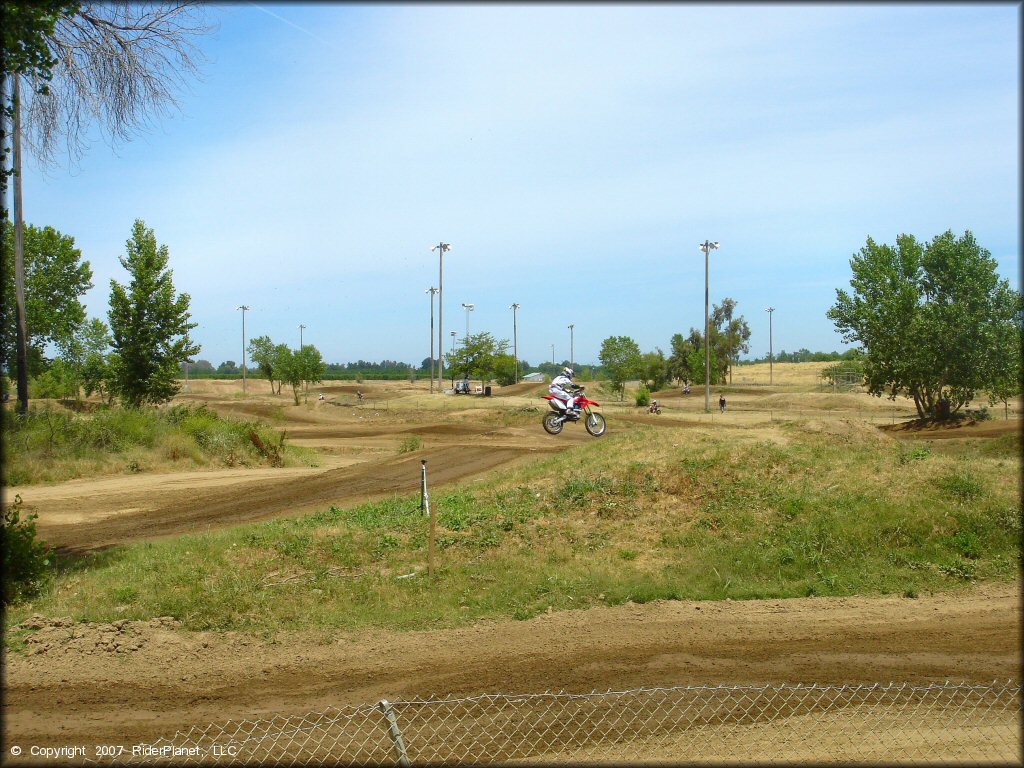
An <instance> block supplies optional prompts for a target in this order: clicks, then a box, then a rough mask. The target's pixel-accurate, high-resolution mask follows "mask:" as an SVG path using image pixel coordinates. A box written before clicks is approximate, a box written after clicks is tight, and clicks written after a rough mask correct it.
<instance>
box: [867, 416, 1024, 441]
mask: <svg viewBox="0 0 1024 768" xmlns="http://www.w3.org/2000/svg"><path fill="white" fill-rule="evenodd" d="M879 429H880V430H882V431H883V432H887V433H889V434H890V435H892V436H893V437H899V438H904V439H914V438H918V439H926V440H948V439H953V438H972V437H974V438H988V437H1001V436H1003V435H1009V434H1013V433H1015V432H1020V431H1021V422H1020V421H1017V420H1013V421H1007V420H1004V421H995V420H991V421H976V420H974V419H951V420H949V421H931V420H922V419H914V420H912V421H904V422H901V423H899V424H885V425H883V426H881V427H879Z"/></svg>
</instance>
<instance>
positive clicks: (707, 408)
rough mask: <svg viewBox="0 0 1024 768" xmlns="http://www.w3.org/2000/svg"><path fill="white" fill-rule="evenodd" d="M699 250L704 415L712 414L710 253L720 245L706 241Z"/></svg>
mask: <svg viewBox="0 0 1024 768" xmlns="http://www.w3.org/2000/svg"><path fill="white" fill-rule="evenodd" d="M699 248H700V249H701V250H702V251H704V413H710V412H711V347H710V346H708V342H709V339H708V334H709V331H710V329H709V325H708V253H709V252H710V251H712V250H714V249H716V248H718V243H712V242H711V241H709V240H705V241H704V242H703V243H701V244H700V246H699Z"/></svg>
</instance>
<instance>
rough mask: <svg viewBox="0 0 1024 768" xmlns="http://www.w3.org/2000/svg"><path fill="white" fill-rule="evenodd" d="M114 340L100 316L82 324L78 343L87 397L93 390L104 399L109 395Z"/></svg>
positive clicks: (83, 386) (82, 377) (83, 385)
mask: <svg viewBox="0 0 1024 768" xmlns="http://www.w3.org/2000/svg"><path fill="white" fill-rule="evenodd" d="M113 341H114V340H113V338H111V336H110V328H108V327H107V324H106V323H104V322H103V321H102V320H100V319H99V318H96V317H94V318H92V319H91V320H89V321H88V322H86V323H85V324H84V325H83V326H82V329H81V331H80V333H79V335H78V337H77V344H78V346H79V348H80V349H81V358H80V360H81V379H82V388H83V389H84V390H85V395H86V397H88V396H89V395H91V394H92V393H93V392H96V393H97V394H99V396H100V397H101V398H103V399H106V397H107V390H108V385H107V382H108V380H109V378H110V346H111V344H112V343H113Z"/></svg>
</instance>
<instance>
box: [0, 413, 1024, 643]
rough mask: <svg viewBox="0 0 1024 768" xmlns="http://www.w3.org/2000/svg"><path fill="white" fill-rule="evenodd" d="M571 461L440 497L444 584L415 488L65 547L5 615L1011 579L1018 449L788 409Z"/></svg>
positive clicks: (444, 604)
mask: <svg viewBox="0 0 1024 768" xmlns="http://www.w3.org/2000/svg"><path fill="white" fill-rule="evenodd" d="M771 435H777V436H778V437H779V438H780V439H779V441H778V442H775V441H772V440H766V439H764V438H765V436H771ZM758 437H760V438H761V439H758ZM783 438H784V442H783ZM571 463H572V466H573V467H576V468H586V469H585V471H578V470H574V471H573V472H572V473H571V474H570V473H566V466H567V456H566V455H559V456H555V457H550V458H544V459H541V460H538V461H536V462H534V463H532V464H529V465H525V466H518V467H516V468H514V469H509V470H506V471H505V472H503V473H499V474H496V475H495V476H493V478H492V479H491V480H489V481H488V482H486V483H479V482H475V483H473V484H472V485H463V486H459V487H454V488H449V489H445V490H444V491H441V492H436V493H434V494H433V495H432V498H431V503H432V507H433V508H434V510H435V512H436V514H437V560H436V569H435V576H436V578H435V581H434V583H431V582H430V581H428V579H427V575H426V566H427V549H428V542H427V521H426V518H425V517H424V516H423V515H422V513H421V512H420V509H419V498H418V496H407V497H395V498H391V499H385V500H382V501H378V502H373V503H368V504H362V505H359V506H356V507H353V508H350V509H340V508H336V507H332V508H330V509H326V510H321V511H319V512H316V513H313V514H308V515H304V516H302V517H296V518H292V519H279V520H272V521H266V522H261V523H255V524H251V525H246V526H243V527H239V528H234V529H229V530H223V531H215V532H210V533H204V534H195V535H192V536H184V537H181V538H179V539H175V540H168V541H159V542H152V543H145V544H137V545H132V546H125V547H119V548H116V549H113V550H110V551H108V552H105V553H103V554H102V555H97V556H90V557H86V558H83V559H81V560H77V561H75V562H73V563H71V562H64V563H61V565H60V568H59V569H58V571H57V572H56V573H55V574H54V578H53V579H51V580H50V582H49V586H48V587H47V588H46V590H45V592H44V593H43V594H41V595H39V596H37V597H36V598H34V599H33V602H32V605H31V606H23V605H16V606H13V607H12V608H11V609H10V611H9V613H8V616H9V618H8V626H11V625H14V624H17V623H18V622H19V621H21V620H23V619H24V618H26V617H27V616H28V615H29V614H30V613H32V612H41V613H44V614H47V615H53V616H65V615H68V616H72V617H74V618H76V619H79V620H89V621H113V620H116V619H148V618H152V617H154V616H167V615H169V616H173V617H175V618H176V619H178V620H180V621H181V622H183V624H184V626H185V627H187V628H190V629H197V630H198V629H206V630H239V631H250V632H254V633H263V632H271V633H272V632H276V631H280V630H325V631H326V630H330V629H354V628H359V627H367V626H374V627H382V628H388V629H417V628H429V627H444V626H454V625H458V624H460V623H463V622H467V621H473V620H478V619H482V618H495V619H502V618H504V619H509V618H512V619H527V618H530V617H532V616H536V615H538V614H539V613H542V612H546V611H548V610H565V609H573V608H586V607H588V606H592V605H599V604H603V605H615V604H620V603H624V602H627V601H632V602H649V601H652V600H662V599H693V600H714V599H724V598H732V599H748V598H781V597H795V596H805V595H854V594H896V595H905V596H917V595H920V594H926V593H928V592H934V591H942V590H948V589H955V588H957V587H959V586H960V585H962V584H964V583H965V582H968V581H980V580H1011V579H1013V578H1015V577H1016V576H1017V574H1018V569H1019V565H1020V536H1021V524H1020V516H1019V502H1018V497H1017V494H1018V489H1017V477H1018V475H1019V470H1020V460H1019V458H1017V459H1015V460H1014V462H1012V464H1011V462H1009V461H1008V460H1006V459H1004V458H1001V457H999V458H997V457H990V456H982V455H977V456H973V457H972V458H971V460H970V462H969V467H968V466H967V465H966V464H965V462H964V458H963V457H962V456H957V457H951V456H946V455H942V454H937V453H932V454H930V455H927V456H921V457H913V458H911V459H910V460H909V461H907V460H906V452H905V449H904V448H902V447H900V446H899V445H898V444H893V443H890V442H888V441H879V440H877V439H873V436H871V437H869V436H857V435H853V436H851V437H849V438H844V439H842V440H837V439H836V437H835V435H827V434H821V433H815V432H813V431H811V430H805V429H803V428H801V427H800V425H798V424H794V425H789V426H785V427H782V426H778V427H775V428H773V429H772V430H771V431H770V432H766V431H763V430H762V431H760V432H758V433H755V434H752V435H745V434H742V433H740V434H738V433H736V432H734V431H730V433H728V434H723V433H720V432H714V431H711V430H705V431H696V430H694V429H693V428H683V429H678V430H677V429H672V428H661V429H654V428H649V427H647V428H640V429H637V430H632V431H629V432H617V433H614V434H610V435H608V436H606V437H605V438H602V440H600V441H592V442H589V443H587V444H584V445H582V446H580V447H578V448H574V449H573V454H572V462H571Z"/></svg>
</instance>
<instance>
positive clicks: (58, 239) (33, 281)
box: [0, 218, 92, 376]
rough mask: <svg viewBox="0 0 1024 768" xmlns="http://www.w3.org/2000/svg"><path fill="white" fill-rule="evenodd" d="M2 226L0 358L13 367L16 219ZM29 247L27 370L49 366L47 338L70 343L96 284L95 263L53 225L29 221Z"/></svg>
mask: <svg viewBox="0 0 1024 768" xmlns="http://www.w3.org/2000/svg"><path fill="white" fill-rule="evenodd" d="M2 226H3V271H2V280H3V303H2V306H0V360H2V361H3V363H4V364H5V365H6V366H7V370H9V371H13V370H14V368H15V358H16V349H15V340H16V336H17V329H16V320H15V311H14V310H15V296H14V225H13V224H12V223H11V222H10V221H9V220H8V219H6V218H5V219H4V220H3V222H2ZM23 243H24V253H25V257H24V258H25V326H26V331H27V338H26V345H27V349H28V352H27V359H28V374H29V375H30V376H38V375H39V374H40V373H42V371H43V369H44V368H45V356H44V352H45V348H46V346H47V345H48V344H54V345H56V346H58V347H63V348H65V349H66V348H67V347H68V346H69V345H70V344H71V343H72V340H73V338H74V335H75V332H76V331H77V330H78V328H79V326H80V325H81V324H82V323H83V322H84V321H85V306H84V305H83V304H82V301H81V297H82V296H83V295H84V294H85V292H86V291H88V290H89V289H90V288H92V269H91V268H90V266H89V262H88V261H82V252H81V251H80V250H79V249H78V248H75V239H74V238H73V237H70V236H68V235H65V234H62V233H61V232H58V231H57V230H56V229H54V228H53V227H42V228H40V227H34V226H32V225H28V226H26V227H25V228H24V234H23Z"/></svg>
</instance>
